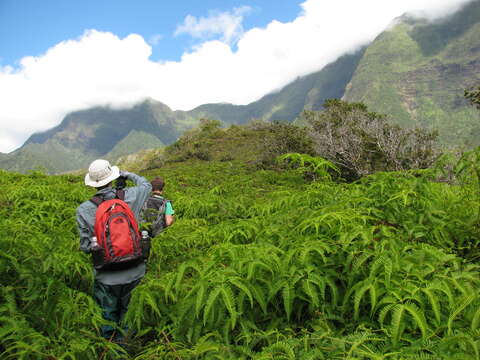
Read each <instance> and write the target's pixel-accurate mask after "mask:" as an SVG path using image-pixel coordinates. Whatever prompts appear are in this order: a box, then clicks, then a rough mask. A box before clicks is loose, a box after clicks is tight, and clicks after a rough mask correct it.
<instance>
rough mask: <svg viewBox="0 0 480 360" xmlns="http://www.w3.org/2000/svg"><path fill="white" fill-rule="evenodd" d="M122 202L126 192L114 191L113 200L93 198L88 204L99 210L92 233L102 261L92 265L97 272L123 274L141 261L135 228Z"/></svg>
mask: <svg viewBox="0 0 480 360" xmlns="http://www.w3.org/2000/svg"><path fill="white" fill-rule="evenodd" d="M124 198H125V192H124V191H123V190H117V192H116V198H115V199H111V200H104V199H103V198H102V197H100V196H94V197H93V198H92V199H91V200H90V201H91V202H93V203H94V204H95V205H97V206H98V208H97V212H96V214H95V226H94V232H95V236H96V237H97V242H98V245H99V247H100V250H103V261H96V263H95V264H94V266H95V268H96V269H97V270H122V269H127V268H129V267H132V266H135V265H138V264H139V263H140V262H142V261H143V257H142V247H141V240H140V239H141V237H140V233H139V231H138V224H137V221H136V220H135V215H134V214H133V212H132V210H131V209H130V207H129V206H128V204H127V203H126V202H125V201H124Z"/></svg>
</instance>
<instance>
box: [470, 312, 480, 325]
mask: <svg viewBox="0 0 480 360" xmlns="http://www.w3.org/2000/svg"><path fill="white" fill-rule="evenodd" d="M479 326H480V307H479V308H478V309H477V311H475V314H474V315H473V318H472V324H471V325H470V328H471V329H472V331H475V330H477V329H478V328H479Z"/></svg>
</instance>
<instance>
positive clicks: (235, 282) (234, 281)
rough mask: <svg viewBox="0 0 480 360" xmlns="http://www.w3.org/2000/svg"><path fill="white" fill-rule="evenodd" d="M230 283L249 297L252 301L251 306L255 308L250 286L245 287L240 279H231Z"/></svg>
mask: <svg viewBox="0 0 480 360" xmlns="http://www.w3.org/2000/svg"><path fill="white" fill-rule="evenodd" d="M228 281H229V282H230V283H231V284H232V285H235V286H236V287H237V288H238V289H239V290H241V291H243V293H244V294H245V295H247V296H248V299H249V300H250V306H251V307H252V308H253V296H252V292H251V291H250V290H249V288H248V286H247V285H245V284H244V283H243V282H242V280H241V279H240V278H229V279H228Z"/></svg>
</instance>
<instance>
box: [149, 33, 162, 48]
mask: <svg viewBox="0 0 480 360" xmlns="http://www.w3.org/2000/svg"><path fill="white" fill-rule="evenodd" d="M162 39H163V35H160V34H155V35H152V36H150V38H149V39H148V43H149V44H150V45H152V46H156V45H158V44H159V43H160V40H162Z"/></svg>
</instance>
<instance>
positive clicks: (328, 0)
mask: <svg viewBox="0 0 480 360" xmlns="http://www.w3.org/2000/svg"><path fill="white" fill-rule="evenodd" d="M469 1H472V0H402V1H394V0H277V1H273V0H256V1H254V0H222V1H220V0H204V1H198V0H183V1H182V0H176V1H162V0H128V1H127V0H0V102H1V104H0V152H10V151H13V150H15V149H16V148H18V147H19V146H21V145H22V144H23V143H24V141H25V140H26V139H27V138H28V137H29V136H30V135H32V134H33V133H35V132H39V131H45V130H47V129H50V128H52V127H54V126H56V125H58V124H59V123H61V121H62V119H63V118H64V116H65V115H66V114H68V113H69V112H72V111H76V110H81V109H86V108H89V107H93V106H111V107H113V108H122V107H123V108H125V107H129V106H132V105H133V104H135V103H138V102H139V101H142V100H144V99H145V98H152V99H155V100H157V101H161V102H163V103H164V104H166V105H168V106H169V107H170V108H172V109H173V110H190V109H192V108H194V107H196V106H199V105H201V104H205V103H219V102H228V103H233V104H248V103H250V102H252V101H255V100H258V99H259V98H261V97H262V96H264V95H265V94H267V93H270V92H273V91H276V90H278V89H280V88H282V87H283V86H285V85H287V84H288V83H289V82H291V81H293V80H295V79H296V78H297V77H299V76H304V75H306V74H309V73H312V72H314V71H318V70H320V69H322V68H323V67H324V66H325V65H327V64H328V63H330V62H332V61H335V60H336V59H337V58H338V57H339V56H341V55H343V54H345V53H348V52H353V51H355V50H357V49H358V48H359V47H360V46H363V45H366V44H368V43H369V42H371V41H372V40H373V39H375V37H376V36H378V34H379V33H381V32H382V31H385V29H387V28H388V27H389V25H390V24H392V21H393V20H394V19H395V18H396V17H399V16H401V15H403V14H404V13H405V12H409V13H413V14H415V15H417V16H421V17H426V18H428V19H430V20H431V21H434V20H436V19H439V18H441V17H443V16H446V15H448V14H451V13H453V12H454V11H456V10H457V9H458V8H459V7H460V6H461V5H463V4H465V3H467V2H469Z"/></svg>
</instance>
